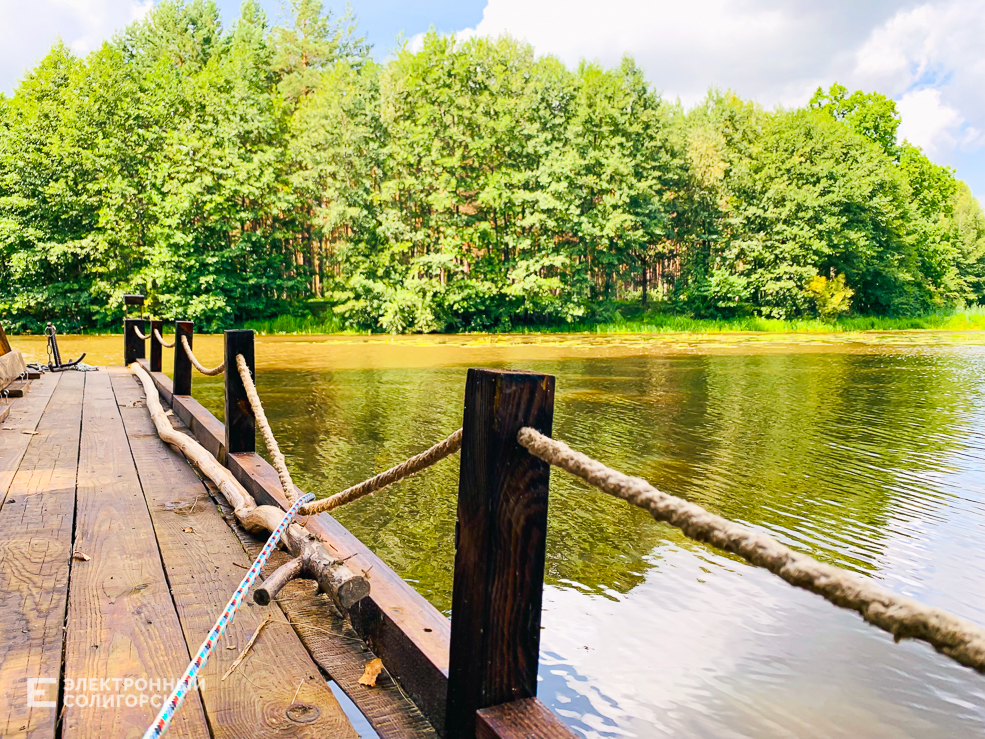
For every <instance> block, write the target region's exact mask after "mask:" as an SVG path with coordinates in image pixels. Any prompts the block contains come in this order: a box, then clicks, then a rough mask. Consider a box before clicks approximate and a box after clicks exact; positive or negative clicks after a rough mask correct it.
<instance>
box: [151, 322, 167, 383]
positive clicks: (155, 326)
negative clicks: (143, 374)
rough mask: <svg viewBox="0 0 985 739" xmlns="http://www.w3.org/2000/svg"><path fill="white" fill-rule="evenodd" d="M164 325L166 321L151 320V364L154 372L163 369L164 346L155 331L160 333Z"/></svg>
mask: <svg viewBox="0 0 985 739" xmlns="http://www.w3.org/2000/svg"><path fill="white" fill-rule="evenodd" d="M163 326H164V321H151V322H150V366H151V369H152V370H153V371H154V372H160V371H161V352H162V350H163V347H162V346H161V342H160V341H158V340H157V336H155V335H154V332H155V331H157V332H158V333H160V331H161V328H162V327H163Z"/></svg>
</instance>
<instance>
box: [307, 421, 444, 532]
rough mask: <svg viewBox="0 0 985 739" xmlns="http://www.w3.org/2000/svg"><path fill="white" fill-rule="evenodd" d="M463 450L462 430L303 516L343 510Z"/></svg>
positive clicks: (310, 508) (317, 503)
mask: <svg viewBox="0 0 985 739" xmlns="http://www.w3.org/2000/svg"><path fill="white" fill-rule="evenodd" d="M461 448H462V430H461V429H459V430H458V431H456V432H455V433H453V434H452V435H451V436H449V437H448V438H447V439H444V440H443V441H439V442H438V443H437V444H435V445H434V446H433V447H431V448H430V449H428V450H426V451H423V452H421V453H420V454H417V455H415V456H413V457H411V458H410V459H408V460H407V461H405V462H401V463H400V464H398V465H397V466H396V467H391V468H390V469H388V470H386V471H385V472H381V473H380V474H378V475H376V476H375V477H371V478H369V479H368V480H364V481H363V482H361V483H359V484H358V485H353V486H352V487H351V488H346V489H345V490H343V491H342V492H341V493H336V494H335V495H332V496H330V497H328V498H322V499H321V500H316V501H315V502H314V503H309V504H308V505H306V506H305V507H304V510H303V511H302V512H301V513H302V514H303V515H305V516H307V515H309V514H313V513H327V512H328V511H331V510H333V509H335V508H338V507H339V506H344V505H345V504H346V503H351V502H352V501H354V500H358V499H359V498H362V497H363V496H366V495H369V494H370V493H375V492H376V491H377V490H382V489H383V488H385V487H387V486H388V485H392V484H393V483H395V482H397V481H398V480H403V479H404V478H405V477H410V476H411V475H416V474H417V473H418V472H420V471H421V470H424V469H427V468H428V467H430V466H431V465H433V464H437V463H438V462H440V461H441V460H442V459H444V458H445V457H448V456H450V455H452V454H454V453H455V452H457V451H458V450H459V449H461Z"/></svg>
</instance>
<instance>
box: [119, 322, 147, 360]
mask: <svg viewBox="0 0 985 739" xmlns="http://www.w3.org/2000/svg"><path fill="white" fill-rule="evenodd" d="M136 329H140V333H142V334H143V335H144V336H146V335H147V322H146V321H145V320H144V319H143V318H127V319H126V320H125V321H123V363H124V364H130V363H131V362H136V361H137V360H138V359H143V358H144V357H146V356H147V354H146V348H145V346H144V340H143V339H141V338H139V337H138V336H137V333H136Z"/></svg>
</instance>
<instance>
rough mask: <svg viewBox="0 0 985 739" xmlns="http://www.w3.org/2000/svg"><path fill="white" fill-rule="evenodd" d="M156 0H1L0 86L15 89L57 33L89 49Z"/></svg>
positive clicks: (72, 44) (73, 44)
mask: <svg viewBox="0 0 985 739" xmlns="http://www.w3.org/2000/svg"><path fill="white" fill-rule="evenodd" d="M152 5H153V0H0V90H6V91H8V92H9V91H11V90H12V89H13V88H14V87H15V86H16V85H17V83H18V81H19V80H20V79H21V78H22V77H23V76H24V74H25V73H26V72H28V71H29V70H30V68H31V67H33V66H34V65H35V64H36V63H37V62H38V60H39V59H41V58H42V57H43V56H44V55H45V54H46V53H47V52H48V50H49V49H50V48H51V46H52V44H54V43H55V41H56V40H57V39H58V38H61V39H62V41H64V42H65V43H66V44H67V45H68V46H69V47H70V48H71V49H72V51H74V52H75V53H77V54H86V53H88V52H90V51H92V50H94V49H96V48H98V47H99V45H100V44H101V43H102V42H103V41H104V40H106V39H108V38H109V37H111V36H112V35H113V33H114V32H116V31H118V30H120V29H122V28H123V27H125V26H126V25H127V24H129V23H131V22H132V21H135V20H137V19H138V18H141V17H143V15H144V14H146V13H147V11H149V10H150V8H151V6H152Z"/></svg>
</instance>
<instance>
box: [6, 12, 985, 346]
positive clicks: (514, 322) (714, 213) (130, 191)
mask: <svg viewBox="0 0 985 739" xmlns="http://www.w3.org/2000/svg"><path fill="white" fill-rule="evenodd" d="M286 10H287V11H288V12H287V14H286V16H285V18H286V19H287V20H285V21H284V22H283V23H274V22H272V21H271V20H270V19H268V18H267V17H266V15H265V14H264V12H263V11H262V10H261V9H260V7H259V5H258V4H257V3H256V2H254V0H246V1H245V2H244V3H243V4H242V7H241V11H240V15H239V17H238V18H236V19H233V20H232V21H231V22H229V23H226V24H224V23H223V20H222V19H221V18H220V15H219V12H218V10H217V8H216V6H215V4H214V2H212V1H211V0H164V2H160V3H157V4H155V7H154V9H153V10H152V11H151V12H150V13H149V14H148V15H147V16H146V17H145V18H144V19H143V20H141V21H138V22H136V23H134V24H133V25H131V26H130V27H128V28H127V29H126V30H125V31H124V32H122V33H121V34H120V35H119V36H118V37H116V38H114V39H113V40H111V41H109V42H107V43H105V44H104V45H103V46H102V47H101V48H100V49H98V50H97V51H95V52H93V53H91V54H89V55H87V56H85V57H79V56H77V55H74V54H73V53H72V52H71V51H70V49H68V48H67V47H66V46H65V45H63V44H60V43H59V44H56V45H55V46H54V47H53V48H52V49H51V51H50V53H49V54H48V55H47V56H46V57H45V58H44V59H43V60H42V61H41V62H40V63H39V64H38V65H37V66H36V67H35V68H34V69H33V70H31V71H30V72H29V73H28V74H27V75H26V76H25V77H24V79H23V80H22V81H21V82H20V83H19V85H18V86H17V88H16V89H15V90H14V92H13V93H12V94H11V95H0V253H2V261H0V320H2V321H3V322H4V324H5V325H6V326H7V327H8V329H13V330H14V331H21V332H37V331H39V330H40V329H41V328H42V327H43V326H44V324H45V322H46V321H49V320H50V321H55V322H56V323H57V325H58V327H59V329H60V330H63V331H71V330H101V329H107V328H113V327H116V326H118V325H119V322H120V317H121V315H122V310H123V309H122V296H123V295H124V294H125V293H132V292H137V293H144V294H146V295H147V296H148V310H149V311H150V312H151V313H153V314H155V315H157V316H159V317H162V318H165V319H173V318H183V319H189V320H193V321H195V323H196V325H197V326H200V327H202V328H205V329H219V328H223V327H230V326H234V325H241V324H242V323H243V322H245V321H249V320H256V319H271V318H275V317H278V316H289V315H304V314H307V313H308V312H309V311H311V310H317V311H319V312H320V314H322V315H324V316H327V317H328V320H329V321H330V323H332V325H334V326H336V327H337V328H338V329H339V330H361V331H367V330H368V331H384V332H393V333H403V332H440V331H482V330H497V331H503V330H511V329H518V328H521V327H530V326H557V325H566V324H571V323H573V322H579V321H586V320H607V319H609V318H611V316H612V315H613V314H615V313H617V312H618V311H620V310H624V309H626V307H627V306H630V307H635V309H637V310H650V311H670V312H674V313H676V314H681V315H687V316H693V317H698V318H721V319H728V318H736V317H743V316H761V317H766V318H784V319H791V318H798V317H812V318H820V319H823V320H830V319H834V318H837V317H838V316H843V315H857V316H893V317H899V316H916V315H922V314H926V313H929V312H934V311H941V310H950V309H960V308H963V307H966V306H974V305H978V304H981V303H983V302H985V216H983V213H982V209H981V206H980V204H979V202H978V200H977V199H976V198H975V197H974V196H973V195H972V193H971V192H970V191H969V189H968V187H967V186H966V185H965V184H964V183H962V182H961V181H959V180H958V179H956V177H955V175H954V172H953V171H952V170H950V169H948V168H945V167H942V166H938V165H936V164H934V163H933V162H931V161H930V159H928V157H927V156H926V155H925V154H924V153H923V152H922V151H921V150H920V149H919V148H917V147H915V146H913V145H911V144H910V143H908V142H907V141H905V140H904V141H900V140H899V136H898V127H899V123H900V118H899V115H898V113H897V111H896V108H895V106H894V103H893V101H892V100H890V99H888V98H886V97H884V96H883V95H881V94H879V93H877V92H865V91H850V90H847V89H846V88H844V87H843V86H841V85H839V84H837V83H832V84H831V85H830V86H829V87H828V89H818V91H817V92H816V94H815V95H814V96H813V98H812V99H811V100H810V102H809V103H808V104H807V105H806V106H805V107H803V108H799V109H785V108H777V109H773V110H767V109H765V108H764V107H762V106H760V105H757V104H756V103H755V102H753V101H748V100H743V99H741V98H740V97H738V96H737V95H735V94H733V93H732V92H729V91H724V90H717V89H712V90H710V91H709V93H708V95H707V97H706V98H705V99H704V100H703V101H702V102H701V103H700V104H699V105H696V106H692V107H689V108H685V107H684V106H682V105H681V104H680V103H679V102H677V101H672V100H668V99H665V98H664V97H662V96H661V94H660V93H659V92H658V90H656V89H655V86H654V84H653V83H651V82H650V81H648V78H647V75H646V74H644V72H643V70H641V69H640V68H639V67H638V66H636V65H635V64H634V62H633V60H632V59H630V58H625V59H623V61H622V63H621V64H619V65H618V66H617V67H614V68H604V67H603V66H601V65H599V64H597V63H593V62H589V61H586V62H582V63H581V64H579V65H578V67H577V69H570V68H568V67H567V66H565V65H564V64H563V63H562V62H560V61H559V60H558V59H556V58H553V57H550V56H537V55H535V53H534V51H533V49H532V48H531V47H530V46H529V45H527V44H525V43H522V42H519V41H517V40H514V39H511V38H509V37H504V38H498V39H488V38H471V39H468V40H457V39H455V38H453V37H448V36H443V35H439V34H436V33H433V32H432V33H429V34H428V35H427V36H426V37H425V38H424V39H423V42H422V43H420V44H415V46H414V48H411V46H410V45H409V44H404V45H403V46H402V47H401V48H400V49H398V50H397V51H395V52H394V53H393V54H391V55H390V56H389V57H388V58H387V59H386V60H384V61H377V60H376V59H375V58H374V56H373V54H372V49H371V48H370V47H369V46H368V45H367V44H366V43H365V41H364V40H363V38H362V37H360V35H359V30H358V24H357V21H356V18H355V17H354V16H353V15H352V14H351V13H349V14H346V15H342V16H336V15H333V14H332V13H330V12H328V11H326V10H325V9H324V8H323V6H322V4H321V3H320V2H319V1H318V0H290V2H288V3H287V5H286ZM418 47H419V48H418ZM651 76H653V77H656V78H658V79H659V73H658V72H654V71H653V70H651Z"/></svg>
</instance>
